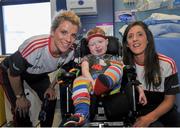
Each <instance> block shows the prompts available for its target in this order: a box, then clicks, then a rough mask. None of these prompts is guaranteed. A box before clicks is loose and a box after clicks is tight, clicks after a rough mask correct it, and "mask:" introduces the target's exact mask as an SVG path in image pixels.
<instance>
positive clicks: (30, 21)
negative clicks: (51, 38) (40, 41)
mask: <svg viewBox="0 0 180 128" xmlns="http://www.w3.org/2000/svg"><path fill="white" fill-rule="evenodd" d="M2 12H3V22H4V42H5V54H11V53H14V52H15V51H16V50H17V49H18V47H19V46H20V44H22V43H23V41H24V40H26V39H27V38H29V37H31V36H34V35H39V34H49V32H50V25H51V7H50V2H43V3H31V4H18V5H4V6H2Z"/></svg>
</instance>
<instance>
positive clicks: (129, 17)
mask: <svg viewBox="0 0 180 128" xmlns="http://www.w3.org/2000/svg"><path fill="white" fill-rule="evenodd" d="M135 20H136V10H123V11H116V12H115V22H123V23H126V24H128V23H130V22H133V21H135Z"/></svg>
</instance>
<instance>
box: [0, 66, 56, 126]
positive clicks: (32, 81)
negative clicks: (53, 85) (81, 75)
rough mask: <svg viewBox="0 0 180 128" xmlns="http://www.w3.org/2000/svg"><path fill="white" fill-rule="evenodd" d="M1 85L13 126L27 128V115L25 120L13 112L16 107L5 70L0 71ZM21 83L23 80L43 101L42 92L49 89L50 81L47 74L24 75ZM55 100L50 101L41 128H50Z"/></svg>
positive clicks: (28, 121) (28, 118) (28, 124)
mask: <svg viewBox="0 0 180 128" xmlns="http://www.w3.org/2000/svg"><path fill="white" fill-rule="evenodd" d="M0 75H1V83H2V85H3V89H4V91H5V93H6V95H7V98H8V100H9V102H10V104H11V111H12V114H13V121H14V125H15V126H17V127H18V126H20V127H28V126H32V123H31V121H30V117H29V114H27V115H26V117H25V118H23V117H20V116H19V113H18V112H15V107H16V96H15V94H14V92H13V89H12V87H11V84H10V81H9V79H8V74H7V72H6V71H5V70H3V69H0ZM21 78H22V82H23V81H24V80H25V81H26V82H27V84H28V85H29V86H30V87H31V88H32V89H33V90H34V91H35V92H36V93H37V95H38V96H39V98H40V99H41V101H43V99H44V92H45V91H46V89H47V88H48V87H49V84H50V80H49V77H48V75H47V74H42V75H31V74H28V73H24V74H23V75H22V76H21ZM55 106H56V100H53V101H50V103H49V105H48V106H47V108H46V120H45V121H41V122H40V124H41V126H42V127H51V126H52V123H53V118H54V112H55Z"/></svg>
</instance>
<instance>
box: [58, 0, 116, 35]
mask: <svg viewBox="0 0 180 128" xmlns="http://www.w3.org/2000/svg"><path fill="white" fill-rule="evenodd" d="M102 4H103V6H102ZM113 4H114V0H97V13H98V14H97V15H91V16H80V18H81V22H82V29H81V33H82V34H86V32H87V31H88V30H89V29H90V28H92V27H95V26H96V24H97V23H107V22H110V23H114V19H113V12H114V9H113ZM56 7H57V11H58V10H60V9H66V0H57V1H56Z"/></svg>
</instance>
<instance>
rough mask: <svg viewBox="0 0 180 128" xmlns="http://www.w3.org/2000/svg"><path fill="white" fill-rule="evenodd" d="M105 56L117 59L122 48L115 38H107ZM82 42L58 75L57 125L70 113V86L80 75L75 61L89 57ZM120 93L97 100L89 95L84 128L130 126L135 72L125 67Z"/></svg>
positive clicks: (134, 111) (134, 110)
mask: <svg viewBox="0 0 180 128" xmlns="http://www.w3.org/2000/svg"><path fill="white" fill-rule="evenodd" d="M108 41H109V44H108V50H107V53H108V54H112V55H114V56H119V57H121V56H122V54H121V51H122V46H121V43H120V42H119V40H118V39H117V38H115V37H112V36H109V37H108ZM86 44H87V42H86V39H84V38H83V39H82V40H81V41H80V44H79V46H77V47H76V48H77V50H76V51H78V52H76V58H78V62H75V60H73V61H71V62H70V63H68V64H66V65H64V66H63V67H61V70H60V73H59V74H60V75H59V76H58V84H59V85H60V86H59V87H60V110H61V119H62V121H61V124H60V127H63V124H64V122H66V120H67V119H68V117H70V116H71V114H73V113H74V106H73V101H72V99H71V95H72V91H71V89H72V83H73V81H74V79H75V78H76V77H77V76H78V75H80V74H81V71H80V65H79V62H80V61H79V58H81V57H83V56H85V55H87V54H89V53H90V52H89V49H88V47H87V45H86ZM123 74H126V75H123V78H122V83H121V89H120V92H119V93H117V94H113V95H107V96H104V97H97V96H95V95H91V105H90V117H89V122H88V123H87V124H86V125H85V126H88V127H91V126H92V127H99V126H103V127H106V126H107V127H122V126H126V127H127V126H132V124H133V122H134V121H135V119H136V115H137V112H136V93H135V89H134V88H135V86H136V85H137V83H136V82H135V81H136V80H135V79H136V73H135V69H134V68H132V67H130V66H127V67H126V70H124V73H123Z"/></svg>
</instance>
